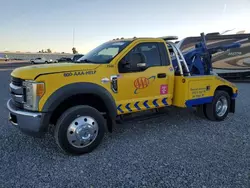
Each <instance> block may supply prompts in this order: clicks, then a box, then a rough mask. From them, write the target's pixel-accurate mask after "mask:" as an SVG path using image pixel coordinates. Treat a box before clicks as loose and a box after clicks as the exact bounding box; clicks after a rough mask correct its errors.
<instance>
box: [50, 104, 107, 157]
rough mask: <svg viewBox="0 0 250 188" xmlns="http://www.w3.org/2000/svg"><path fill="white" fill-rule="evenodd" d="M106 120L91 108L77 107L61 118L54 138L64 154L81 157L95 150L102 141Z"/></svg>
mask: <svg viewBox="0 0 250 188" xmlns="http://www.w3.org/2000/svg"><path fill="white" fill-rule="evenodd" d="M104 132H105V120H104V118H103V116H102V115H101V114H100V112H99V111H98V110H96V109H95V108H92V107H90V106H85V105H80V106H75V107H72V108H70V109H68V110H67V111H65V112H64V113H63V114H62V115H61V117H60V118H59V120H58V122H57V124H56V128H55V132H54V137H55V140H56V143H57V144H58V146H59V148H60V149H62V150H63V151H64V152H66V153H69V154H73V155H79V154H84V153H89V152H91V151H92V150H94V149H95V148H96V147H97V146H98V145H99V144H100V143H101V141H102V139H103V136H104Z"/></svg>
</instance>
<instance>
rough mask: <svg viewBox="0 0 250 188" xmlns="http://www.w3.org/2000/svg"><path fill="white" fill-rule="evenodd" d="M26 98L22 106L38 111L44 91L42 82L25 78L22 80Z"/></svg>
mask: <svg viewBox="0 0 250 188" xmlns="http://www.w3.org/2000/svg"><path fill="white" fill-rule="evenodd" d="M23 86H24V89H25V91H26V92H25V95H26V97H25V98H26V100H25V103H24V108H25V109H27V110H32V111H38V105H39V101H40V99H41V98H42V96H43V94H44V93H45V85H44V83H42V82H34V81H30V80H26V81H24V82H23Z"/></svg>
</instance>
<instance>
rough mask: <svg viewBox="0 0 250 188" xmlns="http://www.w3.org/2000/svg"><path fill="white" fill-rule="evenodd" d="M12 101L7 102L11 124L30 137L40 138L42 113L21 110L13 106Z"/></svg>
mask: <svg viewBox="0 0 250 188" xmlns="http://www.w3.org/2000/svg"><path fill="white" fill-rule="evenodd" d="M11 100H12V99H10V100H8V102H7V108H8V110H9V121H10V123H11V124H12V125H14V126H15V127H17V128H19V129H20V130H21V131H22V132H24V133H26V134H28V135H31V136H40V133H41V127H42V123H41V117H42V113H35V112H28V111H24V110H20V109H18V108H16V107H15V106H14V105H13V104H12V102H11Z"/></svg>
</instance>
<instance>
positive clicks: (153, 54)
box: [133, 42, 161, 67]
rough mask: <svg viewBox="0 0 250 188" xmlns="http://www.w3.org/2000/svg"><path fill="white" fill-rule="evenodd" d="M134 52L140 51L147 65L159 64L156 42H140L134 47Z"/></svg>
mask: <svg viewBox="0 0 250 188" xmlns="http://www.w3.org/2000/svg"><path fill="white" fill-rule="evenodd" d="M133 50H134V51H135V52H140V53H142V54H143V55H144V56H145V58H146V62H147V67H153V66H161V58H160V53H159V48H158V43H151V42H149V43H141V44H139V45H137V46H136V47H135V48H134V49H133Z"/></svg>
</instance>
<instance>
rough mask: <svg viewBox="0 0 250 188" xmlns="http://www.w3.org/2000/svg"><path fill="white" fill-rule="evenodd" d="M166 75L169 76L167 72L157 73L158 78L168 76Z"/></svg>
mask: <svg viewBox="0 0 250 188" xmlns="http://www.w3.org/2000/svg"><path fill="white" fill-rule="evenodd" d="M166 77H167V75H166V73H159V74H157V78H166Z"/></svg>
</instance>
